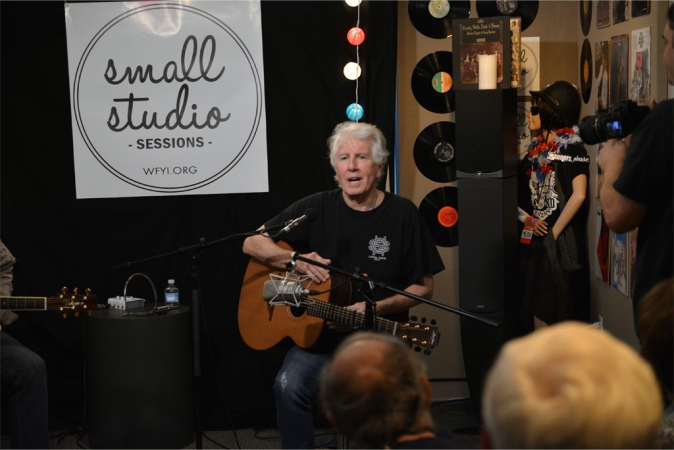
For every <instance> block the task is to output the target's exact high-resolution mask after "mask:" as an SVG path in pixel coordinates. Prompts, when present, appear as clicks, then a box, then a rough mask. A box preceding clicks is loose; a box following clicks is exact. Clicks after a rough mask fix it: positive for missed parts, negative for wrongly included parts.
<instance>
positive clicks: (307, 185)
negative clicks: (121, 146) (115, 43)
mask: <svg viewBox="0 0 674 450" xmlns="http://www.w3.org/2000/svg"><path fill="white" fill-rule="evenodd" d="M360 15H361V27H362V28H363V29H364V30H365V32H366V33H367V38H366V40H365V42H364V44H362V45H361V47H360V57H361V66H362V67H363V76H362V77H361V79H360V83H359V84H360V89H359V103H361V104H362V105H363V107H364V111H365V116H364V117H363V119H362V121H364V122H370V123H374V124H376V125H377V126H378V127H380V128H381V129H382V131H383V132H384V134H385V135H386V137H387V140H388V142H389V145H388V147H389V149H392V148H393V130H394V113H395V92H396V87H395V82H396V27H397V5H396V2H383V1H376V2H363V4H362V5H361V13H360ZM0 16H1V24H0V26H1V33H2V34H1V49H0V55H1V58H2V59H1V70H2V72H1V86H0V95H1V109H0V114H1V119H2V121H1V123H2V124H1V129H0V132H1V136H0V139H1V140H0V189H1V191H0V201H1V205H0V206H1V209H0V214H1V216H0V226H1V230H0V231H1V234H0V237H1V238H2V240H3V242H4V243H5V244H6V245H7V246H8V248H9V249H10V250H11V251H12V253H13V254H14V255H15V256H16V258H17V260H18V262H17V264H16V266H15V269H14V278H15V280H14V295H16V296H51V295H53V294H55V293H56V292H57V291H59V290H60V288H61V287H62V286H67V287H68V288H69V289H71V290H72V289H73V288H74V287H78V288H79V289H80V291H82V290H83V289H85V288H91V289H92V291H93V293H94V294H96V295H97V296H98V301H99V303H107V299H108V298H109V297H114V296H116V295H121V294H122V291H123V288H124V283H125V282H126V280H127V279H128V277H129V276H130V275H131V274H132V273H135V272H142V273H144V274H146V275H148V276H149V277H150V278H151V279H152V280H153V281H154V283H155V285H156V287H157V291H159V292H160V295H161V292H162V291H163V289H164V287H165V286H166V282H167V279H168V278H175V280H176V284H177V286H178V287H179V288H180V289H181V302H182V303H184V304H187V305H188V306H190V304H191V299H190V289H191V284H190V276H189V272H190V271H189V258H188V257H187V256H184V257H183V256H180V257H174V258H170V259H164V260H158V261H154V262H151V263H146V264H143V265H139V266H136V267H134V268H130V269H125V270H113V269H112V268H113V266H115V265H118V264H120V263H124V262H127V261H133V260H137V259H141V258H145V257H149V256H153V255H157V254H162V253H165V252H168V251H171V250H174V249H178V248H181V247H185V246H191V245H194V244H196V243H197V242H198V240H199V239H200V238H205V239H206V241H207V242H210V241H213V240H216V239H220V238H223V237H225V236H228V235H230V234H235V233H241V232H244V231H250V230H254V229H256V228H257V227H258V226H259V225H260V224H262V223H263V222H264V221H265V220H266V219H268V218H270V217H272V216H273V215H275V214H276V213H277V212H278V211H279V210H280V209H281V208H283V207H285V206H287V205H288V204H290V203H291V202H292V201H294V200H297V199H299V198H301V197H303V196H306V195H308V194H311V193H313V192H317V191H320V190H325V189H332V188H333V187H334V186H335V183H334V179H333V172H332V168H331V167H330V165H329V162H328V160H327V146H326V139H327V138H328V136H329V134H330V132H331V131H332V129H333V128H334V126H335V125H336V124H337V123H339V122H342V121H344V120H346V115H345V109H346V106H347V105H348V104H350V103H352V102H354V101H355V82H353V81H349V80H346V79H345V78H344V76H343V75H342V68H343V67H344V65H345V64H346V63H347V62H349V61H355V47H353V46H351V45H350V44H349V43H348V42H347V40H346V33H347V31H348V30H349V28H351V27H352V26H355V24H356V20H357V10H356V9H355V8H351V7H349V6H347V5H346V4H345V3H344V2H342V1H335V2H331V1H299V2H288V1H263V2H262V33H263V48H264V77H265V80H264V84H265V106H266V115H267V144H268V160H269V173H268V174H266V173H260V174H259V176H261V177H266V176H268V177H269V185H270V192H269V193H264V194H231V195H186V196H173V197H171V196H166V197H147V198H119V199H86V200H77V199H76V198H75V173H74V164H73V151H72V126H71V114H70V101H69V92H70V91H69V78H68V66H67V56H68V55H67V48H66V30H65V18H64V4H63V3H59V2H0ZM246 265H247V258H246V257H245V256H244V255H243V254H242V252H241V242H239V241H237V242H233V243H227V244H223V245H218V246H211V247H208V249H207V251H206V253H205V256H204V258H203V263H202V266H201V270H200V281H201V294H202V302H203V307H202V322H201V323H202V325H201V344H202V350H201V352H202V387H203V392H204V395H203V397H202V399H201V402H202V418H203V428H204V429H207V430H208V429H210V430H216V429H228V428H230V427H231V426H232V425H233V426H234V427H237V428H238V427H247V426H259V425H264V424H265V423H268V422H270V421H271V420H272V419H273V415H274V400H273V393H272V383H273V378H274V375H275V373H276V370H277V369H278V367H279V365H280V363H281V361H282V358H283V355H284V346H283V345H281V346H279V348H277V349H274V350H270V351H266V352H258V351H254V350H251V349H250V348H248V347H247V346H246V345H245V344H244V342H243V341H242V339H241V336H240V334H239V329H238V325H237V308H238V300H239V292H240V288H241V280H242V277H243V273H244V271H245V268H246ZM128 293H129V294H132V295H134V296H137V297H143V298H145V299H146V300H148V301H152V300H153V295H152V291H151V289H150V286H149V283H147V282H146V281H145V280H144V279H143V278H142V277H136V278H134V279H133V280H132V282H131V283H130V284H129V291H128ZM85 320H86V319H85V318H82V317H79V318H74V317H68V318H67V319H63V318H62V317H61V316H58V315H56V314H52V313H49V312H46V313H45V312H42V313H38V312H33V313H21V314H20V319H19V320H18V321H17V322H15V323H14V324H12V325H10V326H9V327H5V328H4V330H3V332H7V333H9V334H12V335H13V336H15V337H17V338H18V339H20V340H21V341H22V342H23V343H24V344H25V345H27V346H28V347H30V348H31V349H33V350H34V351H36V352H37V353H38V354H40V355H41V356H42V357H43V358H44V359H45V360H46V362H47V369H48V373H49V384H48V385H49V408H50V428H52V429H56V428H62V427H67V426H71V425H81V424H85V422H86V418H85V417H84V410H85V401H84V400H85V382H84V381H85V380H84V368H85V357H84V354H85V345H86V336H85V335H84V334H85V333H84V331H85V326H84V324H85ZM138 345H143V343H142V342H139V343H138ZM147 381H148V383H151V382H152V380H147ZM110 395H114V387H111V390H110ZM230 417H231V419H230Z"/></svg>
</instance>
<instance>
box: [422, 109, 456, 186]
mask: <svg viewBox="0 0 674 450" xmlns="http://www.w3.org/2000/svg"><path fill="white" fill-rule="evenodd" d="M454 128H455V126H454V123H453V122H436V123H434V124H431V125H429V126H427V127H426V128H424V130H423V131H422V132H421V133H419V136H417V140H416V141H414V163H415V164H416V165H417V168H418V169H419V172H421V173H422V174H423V175H424V176H425V177H426V178H428V179H429V180H431V181H436V182H438V183H449V182H452V181H454V180H456V150H455V149H456V147H455V139H454Z"/></svg>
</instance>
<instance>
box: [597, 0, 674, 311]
mask: <svg viewBox="0 0 674 450" xmlns="http://www.w3.org/2000/svg"><path fill="white" fill-rule="evenodd" d="M673 14H674V6H673V5H670V6H669V10H668V12H667V25H666V26H665V31H664V33H663V39H664V41H665V51H664V60H665V65H666V66H667V81H668V82H669V84H674V17H673ZM651 108H652V111H651V112H650V113H649V114H648V115H647V116H646V117H645V118H644V119H643V121H642V122H641V123H640V124H639V126H637V128H636V129H635V130H634V133H632V135H631V136H628V137H627V138H626V139H611V140H609V141H607V143H606V144H605V145H604V147H603V148H602V149H601V152H600V153H599V156H598V157H597V164H599V167H601V169H602V171H603V172H604V183H603V185H602V187H601V192H600V199H601V205H602V209H603V212H604V217H605V219H606V223H607V225H608V227H609V228H610V229H611V230H613V231H614V232H616V233H624V232H627V231H630V230H633V229H634V228H636V227H639V239H638V242H637V260H636V266H635V283H636V284H635V289H634V301H633V307H634V308H635V310H636V307H637V305H638V302H639V300H641V298H642V297H643V296H644V295H645V294H646V293H647V292H648V291H649V290H650V289H651V288H652V287H653V286H655V285H656V284H657V282H658V281H661V280H663V279H666V278H670V277H672V275H673V274H674V250H673V247H674V243H673V241H674V239H673V234H674V229H673V227H672V223H673V220H674V218H673V214H672V210H673V205H672V203H673V200H672V194H673V191H674V181H673V176H672V170H673V169H674V163H673V159H672V154H673V153H674V139H673V138H672V128H673V124H674V114H673V111H674V100H666V101H663V102H661V103H659V104H658V105H656V104H655V102H654V101H652V100H651ZM628 146H629V147H628Z"/></svg>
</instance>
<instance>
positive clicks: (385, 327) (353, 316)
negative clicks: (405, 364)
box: [302, 299, 398, 335]
mask: <svg viewBox="0 0 674 450" xmlns="http://www.w3.org/2000/svg"><path fill="white" fill-rule="evenodd" d="M302 306H304V307H306V309H307V314H309V315H311V316H314V317H320V318H321V319H325V320H329V321H331V322H340V323H345V324H347V325H350V326H352V327H353V328H363V327H364V326H365V313H362V312H359V311H354V310H353V309H349V308H345V307H343V306H337V305H333V304H331V303H327V302H322V301H319V300H315V299H305V300H303V301H302ZM373 325H374V328H373V329H374V330H375V331H380V332H382V333H389V334H393V335H395V334H396V331H397V329H398V322H394V321H393V320H388V319H384V318H383V317H377V318H376V320H375V321H374V324H373Z"/></svg>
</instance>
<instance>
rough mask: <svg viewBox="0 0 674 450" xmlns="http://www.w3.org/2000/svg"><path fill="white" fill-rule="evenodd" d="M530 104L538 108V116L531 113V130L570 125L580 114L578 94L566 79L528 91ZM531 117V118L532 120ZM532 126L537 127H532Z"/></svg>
mask: <svg viewBox="0 0 674 450" xmlns="http://www.w3.org/2000/svg"><path fill="white" fill-rule="evenodd" d="M530 92H531V104H532V106H536V107H537V108H538V116H539V117H538V118H536V117H535V114H531V117H530V120H529V124H530V126H529V127H530V129H531V131H542V130H549V131H552V130H558V129H560V128H564V127H572V126H574V125H576V124H577V123H578V117H579V116H580V94H578V89H576V87H575V86H574V85H572V84H571V83H569V82H567V81H555V82H554V83H552V84H550V85H548V86H546V88H545V89H543V90H542V91H530ZM532 119H533V120H532ZM534 126H538V128H536V129H534V128H533V127H534Z"/></svg>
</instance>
